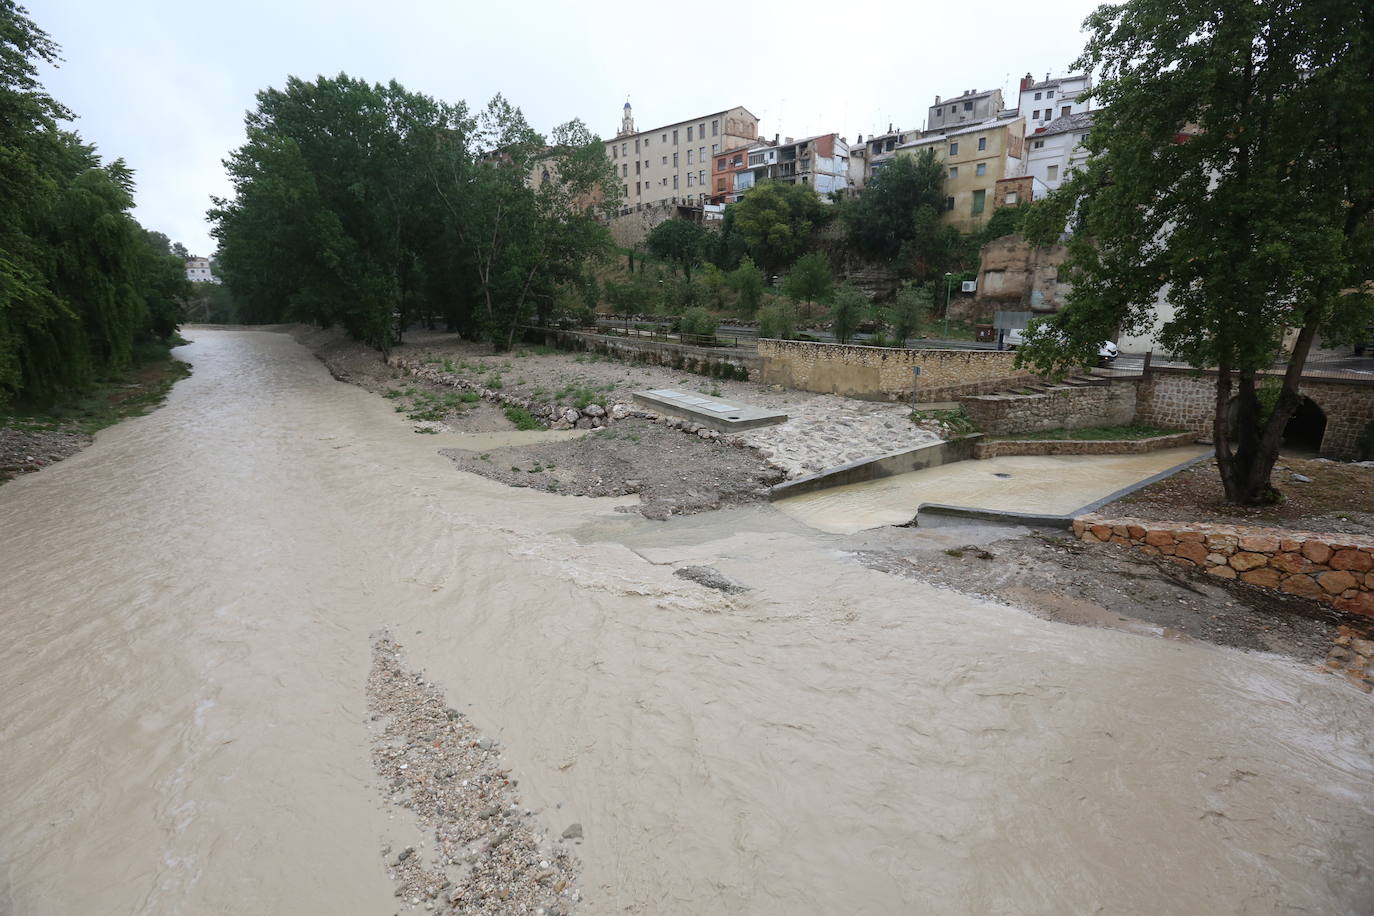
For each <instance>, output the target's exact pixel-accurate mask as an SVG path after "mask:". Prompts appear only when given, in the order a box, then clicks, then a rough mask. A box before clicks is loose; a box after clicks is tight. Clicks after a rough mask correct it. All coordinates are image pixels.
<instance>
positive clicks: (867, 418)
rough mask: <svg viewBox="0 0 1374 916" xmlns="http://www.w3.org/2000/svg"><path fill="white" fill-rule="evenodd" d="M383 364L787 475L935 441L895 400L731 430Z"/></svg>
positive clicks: (559, 416) (547, 417) (818, 405)
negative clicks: (738, 455) (695, 444)
mask: <svg viewBox="0 0 1374 916" xmlns="http://www.w3.org/2000/svg"><path fill="white" fill-rule="evenodd" d="M388 361H389V362H390V363H391V365H393V366H395V367H397V368H400V369H402V370H404V371H406V372H408V373H409V374H411V375H413V376H415V377H417V378H419V379H422V380H424V381H427V382H430V383H432V384H435V385H440V386H444V387H450V388H459V389H462V390H466V391H474V392H476V393H477V394H478V395H479V396H480V397H481V398H483V399H484V400H487V401H491V402H493V403H495V404H498V405H500V406H509V407H519V408H522V409H524V410H527V411H529V412H530V413H531V414H532V415H534V416H535V417H538V418H539V419H541V420H543V421H544V422H545V423H547V424H548V426H549V428H550V429H559V430H566V429H588V430H590V429H602V428H605V427H608V426H611V425H612V424H614V423H617V422H619V421H621V420H625V419H628V418H630V417H636V418H642V419H645V420H649V421H650V422H652V423H656V424H658V425H660V426H665V427H668V428H670V429H677V430H681V431H682V432H684V433H686V434H688V435H693V436H696V437H698V438H700V439H703V440H707V441H711V442H717V443H719V444H721V445H728V446H731V447H734V448H751V449H754V450H756V451H757V452H758V454H759V456H760V457H762V458H763V459H764V460H765V461H767V462H768V464H769V465H771V466H772V467H775V468H777V469H778V470H780V471H782V472H783V473H784V474H785V475H786V476H787V479H789V480H795V479H797V478H798V477H804V476H806V475H808V474H814V473H817V472H820V471H823V470H827V469H829V468H834V467H839V466H840V465H844V464H849V463H851V462H855V461H861V460H863V459H866V458H874V457H877V456H879V455H886V454H889V453H891V452H895V451H901V450H903V449H910V448H916V447H917V446H920V445H925V444H928V443H932V442H938V441H940V437H939V436H938V435H937V434H936V433H934V432H932V431H931V430H929V429H926V428H922V427H918V426H915V425H913V424H912V422H911V420H910V418H909V409H908V408H907V407H905V406H900V405H893V404H877V403H874V404H864V403H859V404H856V403H854V402H850V401H846V400H843V399H839V398H836V399H834V403H828V402H826V401H816V402H813V403H811V404H810V405H808V408H807V411H806V413H805V414H804V415H801V416H793V417H791V418H790V419H789V420H788V421H787V422H786V423H781V424H776V425H773V426H764V427H759V428H757V429H751V430H747V431H744V432H740V433H738V434H730V433H721V432H718V431H717V430H714V429H710V428H709V427H706V426H703V425H701V424H700V423H697V422H695V421H693V420H690V419H685V418H681V417H674V416H668V415H661V414H657V413H654V412H651V411H646V410H643V409H640V408H639V407H636V406H634V405H631V404H624V403H618V404H610V405H601V404H588V405H585V406H582V407H577V406H574V405H572V404H553V403H548V402H539V401H535V400H533V399H530V398H523V397H519V396H517V395H512V394H507V393H505V392H502V391H497V390H493V389H491V388H484V387H482V386H481V385H478V384H475V383H472V382H469V381H467V380H465V379H462V378H458V377H456V376H454V375H451V374H449V373H447V372H444V371H442V370H441V369H438V368H435V367H433V366H431V365H426V364H424V363H422V362H420V361H419V360H416V359H407V358H405V357H401V356H396V355H392V356H391V357H390V358H389V360H388Z"/></svg>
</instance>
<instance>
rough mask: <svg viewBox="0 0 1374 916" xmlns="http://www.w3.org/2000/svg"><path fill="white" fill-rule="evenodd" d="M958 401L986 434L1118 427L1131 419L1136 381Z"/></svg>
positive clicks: (996, 395) (1066, 386)
mask: <svg viewBox="0 0 1374 916" xmlns="http://www.w3.org/2000/svg"><path fill="white" fill-rule="evenodd" d="M959 404H960V405H961V406H962V407H963V408H964V410H965V411H967V413H968V415H969V417H970V418H972V420H973V422H974V423H976V424H977V425H978V428H979V429H981V430H982V431H983V432H985V433H987V434H989V435H1003V434H1007V433H1034V432H1041V431H1043V430H1049V429H1085V428H1087V427H1090V426H1121V425H1124V424H1127V423H1130V422H1131V421H1132V420H1133V419H1135V415H1136V383H1135V382H1134V381H1115V382H1112V383H1111V384H1107V385H1084V386H1076V385H1056V386H1054V387H1052V388H1047V389H1045V390H1043V391H1037V392H1035V393H1033V394H1013V393H1010V392H1004V393H1001V394H979V395H966V396H964V397H961V398H959ZM1079 454H1089V453H1083V452H1080V453H1079Z"/></svg>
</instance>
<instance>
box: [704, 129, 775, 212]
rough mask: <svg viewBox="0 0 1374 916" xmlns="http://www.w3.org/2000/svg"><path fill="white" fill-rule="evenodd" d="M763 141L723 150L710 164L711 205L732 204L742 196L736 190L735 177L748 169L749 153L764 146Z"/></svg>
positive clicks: (742, 194)
mask: <svg viewBox="0 0 1374 916" xmlns="http://www.w3.org/2000/svg"><path fill="white" fill-rule="evenodd" d="M765 145H766V144H765V141H763V140H755V141H754V142H753V143H750V144H748V145H747V146H738V147H735V148H734V149H727V150H724V151H723V152H722V153H721V154H720V155H719V156H716V157H715V159H714V160H713V161H712V163H711V197H710V202H711V203H712V204H732V203H734V202H735V201H737V200H739V199H740V198H741V197H743V196H744V192H743V191H742V190H739V189H738V188H737V184H738V181H737V179H736V176H737V175H739V174H740V173H741V172H744V171H746V170H747V169H748V167H749V151H750V150H753V149H757V148H759V147H762V146H765Z"/></svg>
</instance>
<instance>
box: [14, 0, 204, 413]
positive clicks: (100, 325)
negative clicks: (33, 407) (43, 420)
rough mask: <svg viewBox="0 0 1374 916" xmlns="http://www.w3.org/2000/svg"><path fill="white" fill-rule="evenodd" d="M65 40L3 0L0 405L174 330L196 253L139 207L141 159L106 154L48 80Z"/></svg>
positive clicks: (74, 385)
mask: <svg viewBox="0 0 1374 916" xmlns="http://www.w3.org/2000/svg"><path fill="white" fill-rule="evenodd" d="M57 61H58V48H57V46H56V45H55V44H54V43H53V42H52V40H51V39H50V38H49V37H48V36H47V34H46V33H44V32H43V31H42V29H40V28H39V27H38V26H37V25H36V24H35V23H34V22H33V21H32V20H31V19H29V18H28V16H27V15H26V14H25V11H24V10H23V9H22V8H21V7H19V6H17V5H16V4H15V3H14V2H13V0H0V164H2V165H0V213H3V214H4V215H5V216H4V219H3V220H0V405H4V404H7V403H11V402H15V401H32V402H41V401H47V400H51V399H53V398H56V397H58V396H60V395H64V394H67V393H71V392H76V391H80V390H82V389H84V388H86V387H88V386H89V385H90V384H91V383H92V382H93V381H95V380H96V379H98V378H100V377H102V376H105V375H108V374H109V373H112V372H116V371H118V370H120V369H122V368H125V367H127V366H128V365H130V364H131V363H132V362H133V361H134V360H135V357H136V352H137V351H138V349H139V347H140V345H141V344H142V342H144V341H146V340H158V339H160V340H163V341H166V340H168V339H170V338H171V336H172V335H173V334H174V333H175V331H176V327H177V324H178V323H179V322H180V321H181V320H182V313H183V303H184V300H185V298H186V296H187V295H188V294H189V293H190V285H189V284H188V283H187V281H186V271H185V262H184V261H183V259H182V258H180V257H178V256H176V255H175V254H173V252H172V245H171V243H170V242H169V241H168V239H167V237H166V236H164V235H162V234H161V233H156V232H147V231H145V230H144V229H143V228H142V227H141V226H139V224H138V222H137V221H136V220H135V219H134V218H133V216H132V215H130V211H131V210H132V208H133V190H134V180H133V170H132V169H130V168H129V167H128V166H127V165H125V163H124V161H123V160H120V159H116V160H114V161H113V162H108V163H106V162H102V160H101V158H100V156H99V155H97V153H96V151H95V147H93V146H91V145H89V144H87V143H83V142H82V141H81V139H80V137H78V136H77V135H76V134H75V133H73V132H71V131H68V130H64V129H62V127H61V123H62V122H64V121H68V120H70V119H71V118H72V114H71V112H70V111H68V110H67V109H66V108H65V107H63V106H62V105H61V103H59V102H58V101H57V100H55V99H53V98H52V97H51V96H50V95H48V93H47V92H46V91H45V90H44V89H43V86H42V84H41V83H40V82H39V80H38V66H39V65H40V64H41V63H47V64H52V65H55V64H56V63H57Z"/></svg>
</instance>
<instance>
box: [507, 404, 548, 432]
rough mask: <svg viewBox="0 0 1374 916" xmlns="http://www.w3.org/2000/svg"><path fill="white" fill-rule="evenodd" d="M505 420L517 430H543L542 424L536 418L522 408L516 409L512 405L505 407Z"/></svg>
mask: <svg viewBox="0 0 1374 916" xmlns="http://www.w3.org/2000/svg"><path fill="white" fill-rule="evenodd" d="M506 419H507V420H510V421H511V423H513V424H515V428H516V429H519V430H524V431H528V430H534V429H544V428H545V427H544V424H543V423H541V422H539V420H538V418H536V417H535V415H534V414H532V413H530V412H529V411H528V410H526V409H525V408H523V407H516V406H514V405H511V406H509V407H507V408H506Z"/></svg>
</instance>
